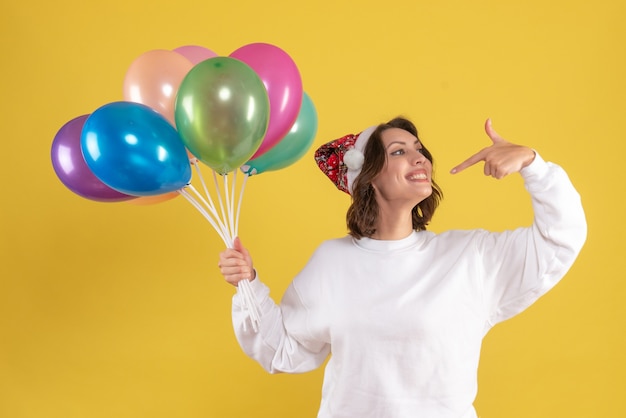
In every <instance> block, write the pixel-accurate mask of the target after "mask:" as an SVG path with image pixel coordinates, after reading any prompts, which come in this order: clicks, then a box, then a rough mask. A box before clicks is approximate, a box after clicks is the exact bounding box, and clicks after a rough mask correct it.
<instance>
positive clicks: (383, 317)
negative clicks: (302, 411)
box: [233, 155, 587, 418]
mask: <svg viewBox="0 0 626 418" xmlns="http://www.w3.org/2000/svg"><path fill="white" fill-rule="evenodd" d="M521 174H522V176H523V178H524V180H525V185H526V188H527V190H528V191H529V192H530V194H531V196H532V204H533V208H534V214H535V219H534V222H533V225H532V226H531V227H527V228H519V229H516V230H512V231H504V232H499V233H493V232H487V231H484V230H470V231H449V232H446V233H441V234H435V233H432V232H427V231H421V232H413V233H412V234H411V235H409V236H408V237H407V238H405V239H401V240H397V241H381V240H374V239H368V238H363V239H360V240H355V239H353V238H351V237H345V238H341V239H335V240H330V241H327V242H325V243H323V244H322V245H321V246H320V247H319V248H318V249H317V250H316V251H315V253H314V254H313V256H312V258H311V259H310V261H309V262H308V263H307V265H306V266H305V267H304V269H303V270H302V271H301V272H300V273H299V274H298V276H297V277H296V278H295V279H294V280H293V282H292V283H291V285H290V286H289V288H288V289H287V291H286V292H285V295H284V296H283V299H282V302H281V303H280V305H276V304H275V303H274V302H273V301H272V300H271V299H270V298H269V290H268V288H267V287H266V286H265V285H264V284H263V283H262V282H261V281H260V280H259V279H258V278H257V279H256V280H254V281H253V282H252V283H251V285H252V289H253V290H254V292H255V295H256V298H257V300H258V301H259V303H260V305H261V324H260V330H259V332H258V333H255V332H254V331H252V326H251V325H250V322H249V317H248V315H247V313H246V312H244V311H242V309H241V299H240V295H239V294H236V295H235V296H234V298H233V324H234V327H235V333H236V335H237V339H238V341H239V343H240V345H241V347H242V348H243V350H244V351H245V352H246V353H247V354H248V355H249V356H250V357H252V358H254V359H255V360H257V361H258V362H259V363H260V364H261V365H262V366H263V367H264V368H265V369H266V370H268V371H269V372H272V373H278V372H287V373H299V372H306V371H309V370H312V369H315V368H317V367H319V366H320V365H321V364H322V363H323V362H324V361H325V359H326V358H327V356H328V355H329V353H332V355H331V358H330V360H329V362H328V364H327V366H326V370H325V375H324V384H323V388H322V400H321V405H320V409H319V414H318V417H320V418H322V417H323V418H330V417H332V418H366V417H372V418H374V417H376V418H405V417H406V418H409V417H410V418H418V417H420V418H422V417H423V418H448V417H449V418H473V417H476V412H475V411H474V407H473V401H474V399H475V397H476V392H477V369H478V360H479V354H480V348H481V342H482V339H483V337H484V336H485V334H486V333H487V331H488V330H489V329H490V328H491V327H493V326H494V325H495V324H496V323H498V322H500V321H503V320H505V319H507V318H510V317H512V316H513V315H515V314H517V313H519V312H521V311H523V310H524V309H525V308H527V307H528V306H530V305H531V304H532V303H533V302H534V301H536V300H537V299H538V298H539V297H540V296H541V295H543V294H544V293H546V292H547V291H548V290H549V289H550V288H552V287H553V286H554V285H555V284H556V283H557V282H558V281H559V280H560V279H561V278H562V277H563V276H564V275H565V273H566V272H567V270H568V269H569V268H570V266H571V265H572V263H573V262H574V260H575V258H576V256H577V255H578V253H579V251H580V249H581V247H582V245H583V243H584V241H585V238H586V232H587V228H586V222H585V216H584V213H583V209H582V206H581V202H580V197H579V195H578V193H577V192H576V190H575V189H574V187H573V186H572V184H571V183H570V181H569V179H568V177H567V175H566V173H565V172H564V171H563V170H562V169H561V168H560V167H559V166H557V165H555V164H552V163H546V162H545V161H543V160H542V159H541V157H540V156H539V155H537V156H536V158H535V160H534V161H533V163H532V164H531V165H529V166H528V167H526V168H524V169H523V170H522V171H521Z"/></svg>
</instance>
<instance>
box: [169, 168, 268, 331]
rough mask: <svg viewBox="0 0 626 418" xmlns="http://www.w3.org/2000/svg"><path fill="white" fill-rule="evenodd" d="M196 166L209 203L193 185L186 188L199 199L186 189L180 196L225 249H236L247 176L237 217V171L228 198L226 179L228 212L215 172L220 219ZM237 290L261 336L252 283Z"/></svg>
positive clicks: (242, 282)
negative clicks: (210, 227) (205, 222)
mask: <svg viewBox="0 0 626 418" xmlns="http://www.w3.org/2000/svg"><path fill="white" fill-rule="evenodd" d="M194 166H195V168H196V171H197V173H198V177H199V179H200V182H201V183H202V186H203V189H204V193H205V194H206V199H205V198H204V197H203V196H202V194H200V193H199V192H198V191H197V190H196V189H195V188H194V187H193V186H192V185H191V184H188V185H187V186H186V187H187V188H189V190H191V191H192V192H193V193H194V194H195V195H196V197H197V199H196V198H194V196H193V195H191V194H190V193H189V192H188V191H187V190H185V189H180V190H179V191H178V192H179V193H180V194H181V195H183V196H184V197H185V198H186V199H187V200H188V201H189V202H190V203H191V204H192V205H193V206H194V207H195V208H196V209H197V210H198V211H199V212H200V213H201V214H202V215H203V216H204V217H205V218H206V219H207V220H208V221H209V223H210V224H211V226H213V229H215V231H216V232H217V233H218V235H219V236H220V238H221V239H222V241H224V244H225V245H226V247H228V248H233V246H234V243H233V240H234V238H235V237H236V236H237V231H238V228H239V215H240V212H241V201H242V198H243V191H244V188H245V184H246V180H247V179H248V176H247V175H246V176H245V177H244V180H243V184H242V190H241V191H240V197H239V201H238V202H237V214H236V216H235V214H234V207H235V196H236V193H235V186H236V183H237V180H236V171H235V172H234V175H233V182H232V185H231V187H232V189H231V193H230V194H229V186H228V177H227V176H226V175H224V185H223V188H224V194H225V200H226V208H224V200H223V199H222V193H221V192H220V186H219V183H218V181H217V173H216V172H215V170H212V171H213V182H214V183H215V191H216V194H217V199H218V203H219V208H220V212H221V215H222V216H221V218H220V216H219V214H218V211H217V208H216V206H215V204H214V202H213V200H212V199H211V194H210V193H209V191H208V188H207V186H206V182H205V181H204V178H203V177H202V173H201V172H200V168H199V167H198V164H196V163H195V162H194ZM203 205H204V206H203ZM205 207H206V208H205ZM207 210H208V211H207ZM227 214H228V216H227ZM238 288H239V290H240V291H241V296H242V308H243V309H244V310H245V311H247V312H248V314H249V315H250V322H251V324H252V329H253V330H254V332H258V330H259V323H260V311H259V305H258V302H257V300H256V297H255V295H254V292H253V291H252V288H251V285H250V280H249V279H245V280H241V281H240V282H239V284H238Z"/></svg>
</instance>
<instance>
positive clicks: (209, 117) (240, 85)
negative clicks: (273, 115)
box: [174, 57, 270, 174]
mask: <svg viewBox="0 0 626 418" xmlns="http://www.w3.org/2000/svg"><path fill="white" fill-rule="evenodd" d="M269 114H270V103H269V98H268V95H267V90H266V89H265V85H264V84H263V81H262V80H261V78H260V77H259V76H258V75H257V74H256V72H255V71H254V70H253V69H252V68H250V67H249V66H248V65H247V64H245V63H244V62H242V61H239V60H237V59H235V58H230V57H215V58H209V59H207V60H205V61H201V62H200V63H198V64H196V65H195V66H194V67H193V68H192V69H191V70H190V71H189V73H187V75H186V76H185V78H184V79H183V81H182V83H181V85H180V87H179V89H178V94H177V96H176V105H175V108H174V119H175V121H176V128H177V129H178V132H179V134H180V136H181V138H182V140H183V143H184V144H185V146H186V147H187V149H188V150H189V151H190V152H191V153H192V154H193V155H194V156H195V157H196V158H198V159H199V160H200V161H202V162H203V163H205V164H206V165H208V166H209V167H211V168H212V169H213V170H215V171H216V172H218V173H220V174H226V173H229V172H231V171H233V170H235V169H237V168H238V167H240V166H241V165H242V164H243V163H245V162H246V161H247V160H248V159H249V158H250V157H251V156H252V155H254V153H255V152H256V151H257V149H258V148H259V147H260V146H261V143H262V142H263V137H264V136H265V132H266V131H267V126H268V123H269Z"/></svg>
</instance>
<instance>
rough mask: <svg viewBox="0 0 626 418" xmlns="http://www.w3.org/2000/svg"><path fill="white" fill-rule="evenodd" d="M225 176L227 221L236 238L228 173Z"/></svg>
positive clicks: (232, 234)
mask: <svg viewBox="0 0 626 418" xmlns="http://www.w3.org/2000/svg"><path fill="white" fill-rule="evenodd" d="M223 177H224V200H226V214H227V218H226V221H227V222H228V223H227V224H228V227H229V231H230V235H231V237H232V238H233V239H234V238H235V231H234V228H233V210H232V204H231V198H230V194H229V193H228V174H224V176H223ZM234 183H235V182H233V184H234Z"/></svg>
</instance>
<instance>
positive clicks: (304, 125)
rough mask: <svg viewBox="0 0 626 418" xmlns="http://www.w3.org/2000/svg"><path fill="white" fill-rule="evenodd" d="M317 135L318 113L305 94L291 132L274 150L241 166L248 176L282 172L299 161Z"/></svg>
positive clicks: (271, 149)
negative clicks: (276, 171) (282, 169)
mask: <svg viewBox="0 0 626 418" xmlns="http://www.w3.org/2000/svg"><path fill="white" fill-rule="evenodd" d="M316 133H317V112H316V110H315V106H314V105H313V101H311V98H310V97H309V96H308V95H307V94H306V92H304V93H303V94H302V105H301V106H300V113H298V117H297V119H296V121H295V122H294V124H293V126H292V127H291V130H290V131H289V132H287V134H286V135H285V136H284V137H283V138H282V139H281V140H280V141H279V142H278V143H277V144H276V145H274V146H273V147H272V148H270V149H269V150H268V151H266V152H265V153H263V154H261V155H260V156H258V157H257V158H255V159H254V160H250V161H248V162H247V163H246V164H244V165H243V166H241V171H243V172H244V173H246V174H248V175H253V174H261V173H263V172H264V171H273V170H280V169H281V168H285V167H287V166H289V165H291V164H293V163H295V162H296V161H298V160H299V159H300V158H302V156H303V155H304V154H306V152H307V151H308V150H309V148H311V145H312V144H313V140H314V139H315V134H316Z"/></svg>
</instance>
